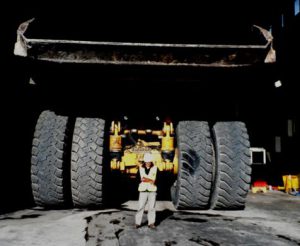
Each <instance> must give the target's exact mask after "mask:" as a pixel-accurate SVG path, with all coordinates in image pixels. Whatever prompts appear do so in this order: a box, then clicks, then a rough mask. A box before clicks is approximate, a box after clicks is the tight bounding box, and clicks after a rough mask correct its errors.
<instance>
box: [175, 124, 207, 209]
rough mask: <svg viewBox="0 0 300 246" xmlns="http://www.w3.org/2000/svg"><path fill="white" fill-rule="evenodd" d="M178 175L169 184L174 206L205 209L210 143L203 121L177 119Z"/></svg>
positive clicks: (177, 207)
mask: <svg viewBox="0 0 300 246" xmlns="http://www.w3.org/2000/svg"><path fill="white" fill-rule="evenodd" d="M176 134H177V146H178V155H179V156H178V157H179V166H178V176H177V180H176V181H175V183H174V185H173V187H172V188H171V197H172V201H173V204H174V206H175V208H176V209H205V208H207V207H208V204H209V199H210V192H211V186H212V172H213V145H212V141H211V137H210V130H209V126H208V123H207V122H201V121H181V122H179V124H178V126H177V129H176Z"/></svg>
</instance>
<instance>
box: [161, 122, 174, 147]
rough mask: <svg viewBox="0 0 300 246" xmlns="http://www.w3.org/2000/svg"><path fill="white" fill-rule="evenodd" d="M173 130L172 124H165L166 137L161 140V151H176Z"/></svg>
mask: <svg viewBox="0 0 300 246" xmlns="http://www.w3.org/2000/svg"><path fill="white" fill-rule="evenodd" d="M172 129H173V124H172V123H170V124H169V125H167V123H164V128H163V132H164V133H165V136H163V137H162V140H161V151H165V152H171V151H174V137H172V136H171V134H173V133H172V131H173V130H172Z"/></svg>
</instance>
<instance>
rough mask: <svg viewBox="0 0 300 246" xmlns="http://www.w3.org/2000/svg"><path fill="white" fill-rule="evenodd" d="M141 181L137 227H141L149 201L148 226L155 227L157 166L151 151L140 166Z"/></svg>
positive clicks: (145, 155) (136, 219) (146, 154)
mask: <svg viewBox="0 0 300 246" xmlns="http://www.w3.org/2000/svg"><path fill="white" fill-rule="evenodd" d="M139 173H140V178H141V182H140V184H139V188H138V190H139V192H140V194H139V207H138V211H137V213H136V216H135V227H136V228H139V227H140V226H141V223H142V219H143V214H144V210H145V207H146V204H147V201H148V227H149V228H151V229H154V228H155V202H156V191H157V187H156V185H155V181H156V175H157V166H154V164H153V158H152V155H151V154H150V153H145V154H144V162H143V164H142V165H141V166H140V167H139Z"/></svg>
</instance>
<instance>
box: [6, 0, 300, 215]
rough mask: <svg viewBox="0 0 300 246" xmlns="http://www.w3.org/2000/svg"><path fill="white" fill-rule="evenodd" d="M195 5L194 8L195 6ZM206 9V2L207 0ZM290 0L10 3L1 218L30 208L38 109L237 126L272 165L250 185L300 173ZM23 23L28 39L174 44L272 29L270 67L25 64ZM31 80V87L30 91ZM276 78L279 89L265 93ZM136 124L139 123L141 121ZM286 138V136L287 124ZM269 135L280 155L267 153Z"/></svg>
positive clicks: (255, 38)
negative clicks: (241, 124) (19, 49)
mask: <svg viewBox="0 0 300 246" xmlns="http://www.w3.org/2000/svg"><path fill="white" fill-rule="evenodd" d="M201 2H202V1H201ZM207 2H208V1H207ZM295 2H296V4H299V2H297V1H292V0H289V1H283V0H282V1H279V0H278V1H271V0H266V1H256V0H252V1H250V0H249V1H209V3H197V5H196V4H192V3H183V2H182V3H180V4H176V3H175V2H173V3H172V4H169V5H167V6H163V5H162V4H156V3H154V2H152V1H151V2H150V1H149V2H146V3H143V4H140V5H137V4H135V5H134V4H129V3H126V4H125V3H123V4H120V3H117V2H111V1H110V4H107V3H105V2H101V3H100V4H99V5H93V4H91V3H83V2H82V3H81V4H80V5H79V4H75V3H72V5H71V4H70V5H68V6H65V5H64V6H63V5H62V4H61V3H60V4H58V3H55V2H49V3H47V2H43V3H36V4H34V3H30V2H26V3H21V4H20V3H16V4H15V5H14V6H8V7H6V8H5V9H4V12H6V13H5V15H3V16H2V17H1V19H2V20H1V40H0V42H1V46H0V49H1V50H0V51H1V52H0V54H1V57H0V59H1V60H0V62H1V95H0V96H1V130H2V134H1V136H2V137H1V140H2V141H1V142H2V144H1V146H2V147H1V161H0V163H1V171H0V180H1V183H0V187H1V190H0V191H1V192H0V198H1V202H0V211H1V212H3V211H10V210H15V209H19V208H24V207H29V206H32V204H33V203H32V195H31V189H30V155H31V141H32V135H33V131H34V126H35V123H36V120H37V117H38V115H39V114H40V112H41V111H42V110H45V109H51V110H54V111H55V112H57V113H58V114H64V115H69V116H71V117H76V116H97V117H105V118H106V119H110V118H114V117H117V116H122V115H128V117H129V119H130V120H131V122H132V123H133V124H135V125H138V124H141V125H142V126H145V125H147V124H149V122H152V120H153V118H154V116H156V115H160V116H161V117H162V118H164V117H169V118H171V119H172V120H174V121H175V122H177V121H178V120H183V119H185V120H187V119H190V120H191V119H199V120H207V121H209V122H210V124H213V123H214V122H216V121H221V120H242V121H245V122H246V124H247V127H248V131H249V134H250V140H251V146H253V147H264V148H266V150H267V151H268V152H270V156H271V161H270V160H268V163H267V165H265V166H255V167H254V169H253V180H255V179H265V180H267V181H268V182H269V183H270V184H274V185H278V184H279V183H280V181H281V178H280V177H281V175H282V174H286V173H297V172H298V173H299V172H300V170H299V166H300V164H299V157H298V155H297V151H298V149H299V130H298V129H299V109H298V106H297V105H299V95H298V94H299V93H298V89H297V82H299V67H300V66H299V44H300V40H299V30H300V26H299V14H298V15H295V9H294V7H295ZM32 17H35V18H36V19H35V21H34V22H33V23H32V25H31V26H30V28H29V30H28V32H27V34H26V35H27V36H28V37H32V38H52V39H55V38H57V39H73V40H101V41H116V40H118V41H136V42H174V43H221V44H222V43H238V44H248V43H252V44H255V43H258V42H262V37H261V36H259V35H254V34H257V33H254V32H253V27H252V25H253V24H256V25H259V26H262V27H264V28H266V29H268V30H269V29H272V33H273V35H274V40H275V41H274V47H275V49H276V51H277V58H278V60H277V63H276V64H274V65H271V66H256V67H253V68H247V69H212V68H210V69H203V68H202V69H181V70H176V69H173V68H143V69H141V68H140V67H130V68H129V67H110V66H106V67H101V66H96V65H88V66H87V65H57V64H56V65H55V64H43V63H34V62H31V61H29V60H26V59H22V58H19V57H16V56H14V55H13V47H14V42H15V40H16V30H17V27H18V25H19V24H20V23H21V22H23V21H26V20H28V19H30V18H32ZM30 77H32V78H33V79H34V81H35V82H36V85H30V84H29V78H30ZM277 80H281V81H282V84H283V86H282V87H280V88H275V87H274V82H275V81H277ZM141 119H142V120H141ZM288 119H290V120H293V124H294V125H295V129H296V131H295V133H294V135H293V136H292V137H288V136H287V120H288ZM275 136H280V137H281V139H282V152H281V153H275V147H274V146H275V143H274V139H275Z"/></svg>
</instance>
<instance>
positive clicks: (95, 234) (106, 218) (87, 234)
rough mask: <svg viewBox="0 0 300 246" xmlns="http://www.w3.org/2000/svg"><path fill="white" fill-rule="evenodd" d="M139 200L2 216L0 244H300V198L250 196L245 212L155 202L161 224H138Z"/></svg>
mask: <svg viewBox="0 0 300 246" xmlns="http://www.w3.org/2000/svg"><path fill="white" fill-rule="evenodd" d="M136 206H137V202H136V201H128V202H127V203H125V204H123V206H122V209H109V210H94V211H88V210H80V209H72V210H71V209H70V210H43V209H41V208H32V209H26V210H22V211H16V212H14V213H9V214H3V215H0V245H1V246H14V245H18V246H21V245H44V246H50V245H51V246H52V245H53V246H54V245H55V246H60V245H64V246H66V245H70V246H71V245H72V246H77V245H78V246H79V245H91V246H92V245H93V246H94V245H104V246H105V245H126V246H127V245H128V246H129V245H130V246H131V245H267V244H268V245H300V197H299V196H298V197H295V196H291V195H287V194H284V193H281V192H269V193H266V194H249V196H248V198H247V206H246V209H245V210H243V211H212V210H207V211H175V210H174V208H173V206H172V204H171V203H170V202H169V201H159V202H157V223H156V224H157V227H156V229H149V228H148V227H147V224H146V222H147V221H146V215H145V216H144V222H143V226H142V227H141V228H139V229H135V228H134V215H135V209H136Z"/></svg>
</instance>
